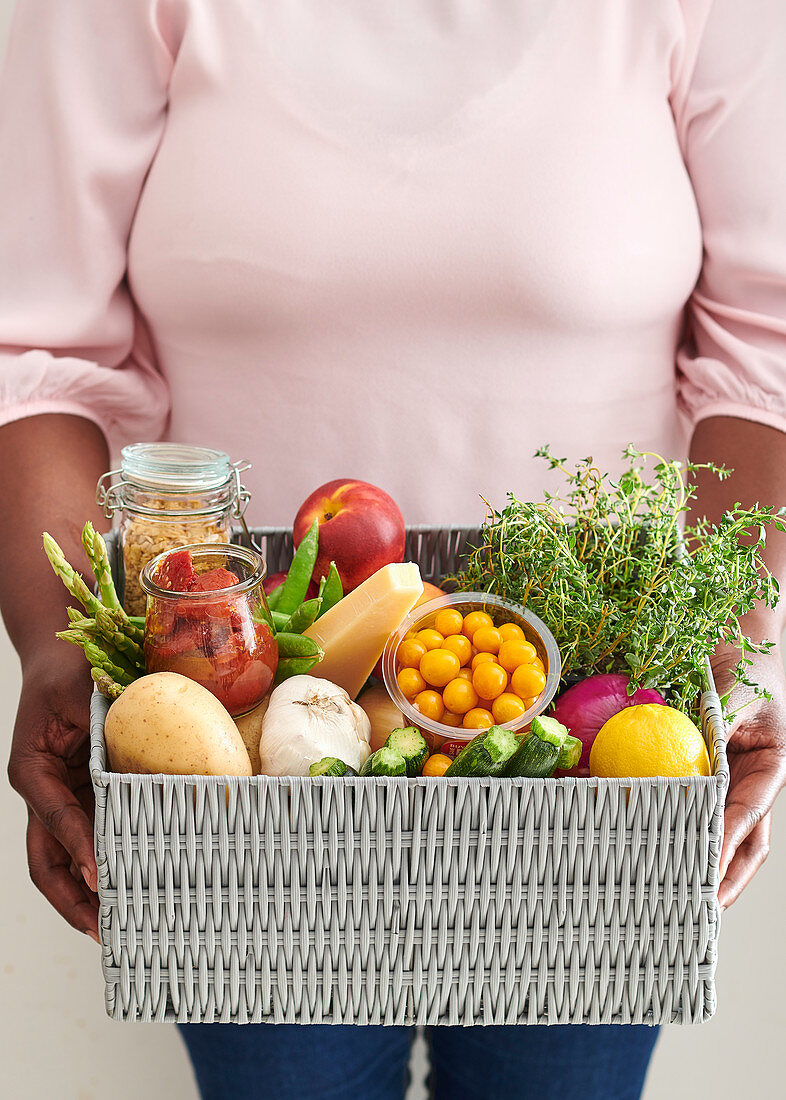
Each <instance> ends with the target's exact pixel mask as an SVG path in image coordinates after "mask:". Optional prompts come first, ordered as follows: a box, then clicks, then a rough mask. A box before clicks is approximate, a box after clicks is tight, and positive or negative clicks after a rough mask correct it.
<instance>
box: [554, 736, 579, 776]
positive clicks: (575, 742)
mask: <svg viewBox="0 0 786 1100" xmlns="http://www.w3.org/2000/svg"><path fill="white" fill-rule="evenodd" d="M580 759H581V741H580V740H579V739H578V737H571V735H570V734H568V736H567V737H566V738H565V740H564V741H563V742H562V748H561V749H560V750H559V759H558V760H557V767H558V768H560V769H561V770H562V771H570V769H571V768H575V767H576V765H577V764H578V762H579V760H580Z"/></svg>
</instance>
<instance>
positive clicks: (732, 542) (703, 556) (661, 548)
mask: <svg viewBox="0 0 786 1100" xmlns="http://www.w3.org/2000/svg"><path fill="white" fill-rule="evenodd" d="M536 454H537V457H540V458H544V459H545V460H546V461H547V462H548V464H549V469H552V470H554V469H557V470H559V471H560V472H561V473H562V474H563V476H564V479H565V488H564V490H563V492H562V493H560V494H557V495H553V494H547V495H546V499H545V501H544V502H542V503H524V502H521V501H518V500H516V498H515V497H514V496H513V495H510V496H509V503H508V505H507V507H506V508H504V509H503V510H502V511H501V512H497V511H494V510H492V509H490V510H489V514H488V516H487V518H486V522H485V524H484V526H483V531H482V545H481V546H480V547H479V548H478V549H477V550H475V551H474V552H473V553H472V554H471V555H470V558H469V561H468V564H467V568H466V569H465V570H464V571H463V572H462V573H461V574H460V575H459V576H458V577H456V581H457V582H458V585H459V587H461V588H463V589H465V590H469V589H471V590H473V591H486V592H494V593H496V594H498V595H504V596H507V597H508V598H510V599H513V600H516V601H517V602H518V603H521V604H526V605H527V606H528V607H529V608H530V610H532V611H534V612H535V614H536V615H539V616H540V618H542V619H543V621H544V622H545V623H546V624H547V625H548V626H549V628H550V629H551V631H552V632H553V634H554V636H555V638H556V641H557V644H558V646H559V648H560V651H561V653H562V661H563V675H564V676H567V675H570V674H571V673H581V674H584V675H589V674H591V673H593V672H612V671H613V672H626V673H627V674H628V675H629V676H630V678H631V691H633V690H635V688H636V687H638V686H642V687H654V688H657V689H658V690H660V691H661V692H664V693H665V694H666V695H667V698H668V699H669V701H670V702H671V703H672V704H673V705H674V706H676V707H678V708H681V709H684V710H688V709H690V708H691V707H692V706H693V705H694V704H695V702H696V698H697V696H698V694H699V692H700V691H701V689H702V685H703V676H704V669H705V663H706V660H707V658H708V657H709V656H710V655H711V654H712V653H713V651H714V650H715V648H716V647H717V646H718V645H719V644H722V643H725V644H731V645H734V646H736V647H737V648H738V649H739V651H740V653H741V658H740V661H739V664H738V666H737V668H736V670H735V672H736V679H737V681H741V682H743V683H746V684H750V681H749V679H748V677H747V669H749V667H750V664H751V661H750V656H749V654H751V653H754V652H767V651H768V650H769V649H771V648H772V644H773V643H771V642H761V643H754V642H752V641H751V640H750V639H749V638H748V637H746V636H745V635H744V633H743V630H742V627H741V625H740V621H739V620H740V617H741V616H742V615H744V614H745V612H747V611H750V610H751V609H752V608H753V607H754V606H755V604H756V603H757V602H758V601H762V602H764V603H765V604H766V605H767V606H768V607H774V606H775V604H776V602H777V599H778V585H777V582H776V580H775V578H774V577H772V575H771V574H770V573H768V571H767V569H766V568H765V566H764V563H763V560H762V550H763V547H764V540H765V529H766V527H767V526H769V525H770V524H773V525H774V526H775V527H777V528H778V530H785V529H786V525H785V524H784V518H783V513H782V512H778V511H776V510H775V509H774V508H768V507H759V506H756V507H754V508H752V509H745V508H742V507H741V506H740V505H739V504H737V505H735V507H734V508H733V509H730V510H729V511H728V512H726V514H725V515H724V516H723V518H722V520H721V521H720V523H718V524H717V525H714V524H709V523H707V522H705V521H704V520H700V521H698V522H696V523H693V524H686V525H685V528H684V533H683V534H682V535H681V533H680V525H681V517H682V515H683V514H684V513H685V512H686V511H687V510H688V507H689V505H690V501H691V500H692V498H693V496H694V488H693V486H692V485H691V484H690V483H689V481H687V480H686V475H687V478H690V475H691V474H692V473H693V472H694V471H695V470H696V469H699V468H700V467H698V466H695V465H691V464H688V465H687V466H684V467H683V465H682V464H681V463H679V462H676V461H666V460H664V459H662V458H661V457H660V456H659V455H650V454H644V453H642V452H640V451H637V450H635V449H634V448H632V447H630V448H628V449H627V450H626V451H625V453H624V458H625V459H626V461H627V463H628V465H627V467H626V469H625V470H624V472H623V473H622V475H621V476H619V477H618V478H617V479H616V480H612V478H611V477H610V475H609V474H606V473H602V472H601V471H600V470H599V469H598V468H597V467H596V466H595V465H594V463H593V461H592V459H591V458H587V459H584V460H583V461H581V462H580V463H578V464H577V466H576V468H575V470H570V469H569V468H568V467H567V465H566V462H565V460H563V459H557V458H554V457H553V456H552V455H551V453H550V451H549V450H548V448H542V449H541V450H539V451H538V452H537V453H536ZM648 462H649V465H650V467H651V472H650V474H649V476H646V475H647V469H648ZM701 468H705V469H709V470H712V471H713V472H714V473H716V474H717V475H718V476H719V477H720V478H724V477H727V476H728V473H729V471H728V470H725V469H723V468H721V467H713V466H706V467H701ZM750 686H751V687H754V688H755V685H753V684H750ZM756 692H757V694H759V695H767V693H766V691H764V690H763V689H760V688H757V689H756Z"/></svg>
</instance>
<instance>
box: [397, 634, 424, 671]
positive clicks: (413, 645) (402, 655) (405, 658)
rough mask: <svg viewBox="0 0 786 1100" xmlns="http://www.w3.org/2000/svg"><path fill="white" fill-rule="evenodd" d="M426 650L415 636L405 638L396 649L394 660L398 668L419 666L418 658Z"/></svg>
mask: <svg viewBox="0 0 786 1100" xmlns="http://www.w3.org/2000/svg"><path fill="white" fill-rule="evenodd" d="M426 652H427V650H426V647H425V646H424V645H423V643H422V642H419V641H418V640H417V638H405V639H404V641H403V642H402V643H401V645H400V646H399V647H398V650H397V651H396V660H397V661H398V663H399V667H400V668H419V667H420V658H421V657H422V656H423V654H424V653H426Z"/></svg>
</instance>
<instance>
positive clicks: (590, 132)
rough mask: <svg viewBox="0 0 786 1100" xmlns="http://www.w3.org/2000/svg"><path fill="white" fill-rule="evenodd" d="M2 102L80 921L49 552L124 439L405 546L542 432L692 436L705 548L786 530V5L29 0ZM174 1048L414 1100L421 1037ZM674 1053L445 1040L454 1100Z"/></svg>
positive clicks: (526, 474)
mask: <svg viewBox="0 0 786 1100" xmlns="http://www.w3.org/2000/svg"><path fill="white" fill-rule="evenodd" d="M0 97H1V98H0V103H1V104H2V117H1V118H0V151H1V155H0V196H2V205H1V206H0V255H2V257H3V266H2V272H1V273H0V288H1V292H0V344H2V345H3V349H4V350H3V351H2V355H1V356H0V393H1V394H2V402H1V404H2V414H3V419H4V421H5V426H4V427H3V428H2V430H0V469H2V471H3V477H2V489H1V492H2V507H3V515H4V518H5V522H4V524H3V526H2V538H3V543H2V553H3V563H4V566H5V568H4V569H3V571H2V574H1V575H0V597H1V598H2V607H3V613H4V616H5V620H6V624H7V626H8V630H9V633H10V635H11V637H12V639H13V641H14V643H15V645H16V647H17V649H18V650H19V653H20V657H21V659H22V665H23V670H24V684H23V690H22V697H21V701H20V706H19V715H18V721H17V725H16V730H15V734H14V745H13V750H12V755H11V764H10V775H11V781H12V782H13V784H14V786H15V787H16V788H17V790H19V792H20V793H21V794H22V796H23V797H24V798H25V800H26V801H27V803H28V806H29V810H30V815H29V829H28V852H29V861H30V870H31V875H32V877H33V880H34V881H35V882H36V884H37V885H38V886H39V888H40V889H41V891H42V892H43V893H44V895H45V896H46V897H47V898H48V899H49V901H50V902H51V903H52V904H53V905H54V906H55V907H56V908H57V910H58V911H59V912H60V913H61V914H62V915H63V916H64V917H65V919H66V920H68V921H69V922H70V923H71V924H72V925H73V926H74V927H75V928H77V929H78V930H79V931H82V932H86V933H87V934H88V935H90V936H93V937H94V938H95V937H96V901H95V895H94V893H93V890H94V888H95V882H96V871H95V865H94V860H93V852H92V842H91V831H90V824H89V820H88V817H87V816H86V814H85V812H84V809H83V805H85V804H86V803H85V797H84V796H85V789H86V788H85V785H84V784H85V760H86V730H87V698H88V688H89V680H88V679H87V677H86V675H85V669H84V668H83V667H82V662H81V658H80V657H79V655H78V654H76V656H73V655H72V654H71V653H70V652H67V651H65V650H66V647H63V646H61V645H59V644H58V643H56V642H55V641H54V632H55V630H56V629H58V628H59V627H60V626H61V625H62V621H63V592H62V590H61V588H60V586H59V582H57V581H56V579H55V578H53V576H52V575H51V573H50V572H49V570H48V566H47V564H46V562H45V560H44V558H43V555H42V554H41V553H40V552H39V546H40V532H41V530H42V529H43V528H45V527H46V528H48V529H49V530H51V531H52V532H53V533H54V534H55V535H56V537H57V538H58V539H59V541H60V542H61V543H62V544H63V546H64V548H65V550H66V553H67V554H68V556H69V557H70V558H71V560H74V561H75V560H77V558H78V556H79V553H80V547H79V540H78V527H79V526H80V525H81V523H82V521H83V520H84V519H87V518H91V519H93V521H94V522H96V523H98V522H100V518H101V517H100V516H99V515H98V514H97V512H96V509H95V506H94V504H93V490H94V485H95V482H96V479H97V477H98V475H99V474H100V473H101V472H102V471H103V470H105V469H106V468H107V467H108V464H109V451H108V446H110V447H112V448H115V447H116V446H117V445H118V443H120V442H122V441H127V440H131V439H146V438H156V437H161V436H165V437H168V438H172V439H178V440H183V441H187V442H197V443H205V444H208V445H211V446H218V447H223V448H224V449H226V450H228V451H231V452H232V453H233V454H235V455H239V454H244V455H246V456H248V457H249V458H251V459H253V461H254V470H253V474H252V477H251V478H250V485H251V488H252V489H253V491H254V497H255V506H256V511H255V513H254V520H255V522H259V523H263V522H264V523H268V524H277V523H282V524H285V523H289V522H291V517H292V510H293V507H294V506H296V503H297V502H298V501H299V500H301V499H302V498H303V497H304V496H305V495H306V493H307V492H308V491H310V490H311V489H312V488H313V487H314V486H315V485H316V484H319V483H320V482H322V481H324V480H326V479H327V478H328V477H335V476H340V475H342V474H345V473H346V474H352V476H353V477H360V478H364V479H366V480H369V481H372V482H375V483H378V484H381V485H383V486H384V487H385V488H386V489H387V490H388V491H390V492H391V493H392V495H393V496H394V497H395V498H396V499H397V500H398V501H399V502H400V504H401V506H402V508H403V510H404V512H405V514H406V516H407V519H408V520H409V522H428V523H433V524H437V523H442V522H453V523H456V522H464V523H475V522H477V521H478V518H479V515H480V511H479V502H478V498H477V494H478V492H481V491H482V492H483V493H484V494H485V495H487V496H489V495H490V497H491V499H493V500H495V501H499V500H501V499H502V498H503V496H504V493H505V492H506V491H507V490H508V489H514V490H515V491H516V493H517V494H518V495H519V496H520V497H527V496H531V495H533V494H536V495H538V496H539V495H540V493H541V491H542V488H543V485H542V476H541V471H540V469H539V468H538V466H537V464H535V463H533V461H532V460H531V457H530V456H531V454H532V452H533V450H534V449H535V446H536V445H537V444H539V443H541V442H543V441H546V440H548V441H549V442H550V443H551V444H552V446H553V448H554V450H555V451H556V452H557V453H560V454H563V455H568V456H571V457H573V458H576V457H580V456H582V455H584V454H590V453H591V454H593V455H594V456H595V458H596V460H597V461H598V462H599V463H600V464H601V465H603V466H606V467H612V468H613V467H614V465H615V463H616V461H617V460H618V458H619V455H620V452H621V451H622V449H623V448H624V447H625V445H626V444H628V443H629V442H631V441H632V442H634V443H636V444H637V445H638V446H640V447H642V448H646V449H652V450H655V451H659V452H660V453H663V454H679V453H681V452H682V451H683V450H684V449H685V447H686V440H687V439H689V449H690V454H691V457H692V458H693V459H694V460H696V461H699V462H701V461H712V462H716V463H724V464H726V465H728V466H730V467H733V468H734V469H735V471H736V472H735V474H734V476H733V477H732V478H731V479H730V480H729V481H727V482H724V483H722V484H719V483H716V482H714V481H712V482H711V481H710V480H707V481H703V482H702V483H701V486H700V499H699V505H698V506H699V507H700V509H701V511H702V512H703V513H705V514H707V515H708V516H709V517H710V518H712V519H717V518H718V517H719V516H720V515H721V514H722V512H723V510H724V509H725V508H726V507H727V506H728V505H729V504H731V503H733V502H735V501H737V500H741V501H743V502H753V501H754V500H761V501H763V502H772V503H775V504H780V503H782V502H783V501H784V498H785V497H786V491H785V490H786V436H785V435H784V431H786V203H785V202H784V197H783V196H784V193H786V149H784V144H783V137H782V135H783V133H784V132H786V9H784V8H783V7H782V5H781V2H780V0H755V2H754V3H750V2H748V3H743V2H742V0H715V2H714V3H713V2H712V0H652V2H650V3H646V4H645V3H639V4H620V3H618V2H616V0H595V2H593V3H590V4H582V5H575V4H566V3H559V2H555V0H549V2H546V0H524V2H522V3H516V4H511V3H509V2H508V0H492V2H490V0H399V2H398V3H397V4H395V5H392V4H382V3H370V2H369V0H336V2H335V3H331V4H325V3H322V2H319V0H70V2H69V3H68V4H64V3H62V2H61V0H20V3H19V6H18V10H17V16H16V21H15V23H14V26H13V29H12V35H11V41H10V47H9V51H8V57H7V59H6V65H5V70H4V77H3V84H2V89H1V90H0ZM681 418H682V419H681ZM686 427H687V436H686V435H685V434H684V431H683V429H684V428H686ZM767 553H768V563H769V565H770V567H771V568H772V569H773V571H775V572H778V571H779V570H781V567H782V565H783V564H784V556H786V549H785V548H784V540H783V538H782V537H772V538H771V539H770V541H769V544H768V551H767ZM784 572H786V571H784ZM749 629H750V631H751V632H753V633H757V634H759V635H761V636H769V637H773V638H775V637H779V636H780V631H781V629H782V616H781V614H780V613H778V615H777V616H776V615H764V614H761V613H757V614H756V615H754V616H752V617H751V619H750V622H749ZM730 660H731V657H730V655H724V654H719V655H718V657H717V661H716V666H715V667H716V676H717V678H718V681H719V685H720V688H721V690H723V687H724V684H725V683H726V682H727V681H728V669H729V661H730ZM753 672H754V674H755V676H756V678H757V679H758V680H759V681H760V682H762V683H764V684H766V685H767V687H768V688H769V689H770V691H771V692H772V695H773V698H772V701H771V702H756V703H754V704H753V705H751V706H750V707H749V708H748V709H747V710H745V711H744V712H743V715H742V717H741V718H740V720H739V721H738V722H737V724H736V727H735V729H734V730H733V736H732V740H731V745H730V754H731V761H732V787H731V791H730V795H729V800H728V809H727V816H726V839H725V844H724V850H723V857H722V871H723V875H724V879H723V884H722V886H721V894H720V899H721V903H722V904H723V905H729V904H731V902H732V901H734V899H735V898H736V897H737V896H738V894H739V892H740V891H741V890H742V888H743V887H744V886H745V884H746V883H747V882H748V881H749V880H750V878H751V876H752V875H753V874H754V872H755V871H756V869H757V867H758V866H759V864H760V863H761V862H762V860H763V859H764V857H765V855H766V851H767V843H768V837H769V827H770V825H769V823H770V817H769V812H770V809H771V806H772V803H773V800H774V798H775V796H776V794H777V792H778V791H779V789H780V788H781V786H782V785H783V783H784V773H785V771H786V740H785V739H784V699H785V697H786V695H785V693H784V683H783V674H782V670H781V664H780V660H779V658H778V657H777V654H774V655H772V656H761V657H757V658H756V664H755V667H754V670H753ZM184 1030H185V1038H186V1042H187V1043H188V1046H189V1050H190V1052H191V1055H192V1058H193V1060H194V1064H195V1067H196V1072H197V1076H198V1079H199V1082H200V1086H201V1088H202V1090H203V1093H204V1095H206V1096H210V1097H217V1096H224V1095H227V1096H228V1095H230V1094H234V1093H235V1092H237V1091H238V1090H239V1089H243V1090H244V1091H245V1093H246V1094H247V1095H249V1096H251V1095H273V1096H277V1097H280V1098H290V1097H300V1096H309V1097H319V1096H330V1097H334V1098H335V1097H343V1096H350V1095H351V1096H363V1097H364V1098H368V1100H373V1098H377V1097H379V1098H388V1097H393V1096H400V1095H401V1093H402V1087H403V1086H402V1080H403V1075H404V1067H405V1065H406V1060H407V1051H408V1043H409V1035H408V1033H407V1031H405V1030H402V1029H396V1028H392V1029H381V1028H333V1029H331V1028H308V1029H306V1028H297V1027H263V1028H248V1029H237V1028H233V1027H229V1026H224V1027H222V1026H214V1027H207V1026H205V1027H199V1028H190V1029H188V1028H187V1029H184ZM655 1036H656V1032H655V1031H654V1030H653V1029H646V1028H632V1027H630V1028H597V1029H591V1030H590V1029H586V1028H579V1027H572V1028H568V1029H555V1028H552V1029H543V1028H538V1027H522V1028H492V1029H480V1028H478V1029H449V1028H446V1029H434V1031H433V1033H432V1035H431V1043H432V1063H433V1084H434V1088H435V1090H436V1095H438V1096H441V1097H447V1096H450V1097H451V1098H452V1100H461V1098H463V1097H484V1096H492V1095H495V1096H496V1095H500V1096H530V1095H533V1096H534V1095H537V1096H542V1097H547V1096H561V1097H572V1096H578V1095H581V1096H582V1097H584V1098H587V1100H589V1098H592V1097H604V1098H605V1100H612V1098H622V1097H635V1096H638V1095H639V1093H640V1090H641V1086H642V1081H643V1077H644V1073H645V1071H646V1066H647V1061H648V1059H649V1055H650V1052H651V1049H652V1046H653V1043H654V1040H655Z"/></svg>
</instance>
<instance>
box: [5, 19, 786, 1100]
mask: <svg viewBox="0 0 786 1100" xmlns="http://www.w3.org/2000/svg"><path fill="white" fill-rule="evenodd" d="M63 2H64V3H67V0H63ZM13 7H14V0H0V55H2V52H3V48H4V45H5V39H6V33H7V30H8V25H9V22H10V17H11V11H12V9H13ZM0 201H2V196H0ZM0 262H2V258H0ZM19 681H20V677H19V668H18V662H17V660H16V656H15V654H14V652H13V650H12V648H11V646H10V644H9V642H8V639H7V637H6V636H5V633H4V631H2V628H0V729H1V730H2V731H3V732H4V733H5V737H6V740H7V742H9V743H10V739H11V730H12V728H13V719H14V713H15V710H16V698H17V694H18V691H19ZM784 805H786V803H781V805H780V806H779V807H778V812H777V813H776V815H775V828H774V838H773V850H772V854H771V855H770V858H769V860H768V862H767V863H766V864H765V866H764V868H763V870H762V871H761V872H760V873H759V875H758V876H757V878H756V880H755V882H754V883H753V885H752V886H751V887H750V888H749V889H748V890H747V891H746V893H745V895H744V896H743V898H742V900H741V901H739V902H738V903H737V905H735V906H734V907H733V908H732V909H731V910H729V912H728V913H727V914H725V916H724V920H723V933H722V936H721V942H720V962H719V966H718V1005H719V1007H718V1012H717V1015H716V1016H715V1018H714V1019H713V1020H712V1021H710V1023H708V1024H704V1025H703V1026H700V1027H685V1028H679V1027H670V1028H666V1029H664V1032H663V1035H662V1038H661V1040H660V1043H659V1046H658V1048H657V1051H656V1054H655V1058H654V1061H653V1065H652V1068H651V1070H650V1076H649V1079H648V1084H647V1088H646V1092H645V1100H675V1098H676V1100H680V1098H682V1097H703V1096H713V1097H714V1098H715V1100H739V1098H740V1097H744V1098H746V1097H774V1096H776V1095H782V1089H783V1068H782V1067H783V1064H784V1043H785V1042H786V1038H785V1037H786V998H784V996H783V993H782V990H783V987H784V985H785V984H786V950H784V942H786V934H785V933H784V922H783V914H784V912H786V809H784ZM0 830H1V835H2V837H3V841H4V842H3V844H2V845H1V846H0V884H2V887H0V888H1V889H2V897H3V904H2V909H1V911H0V1064H1V1065H2V1067H3V1073H2V1081H3V1094H4V1095H6V1096H8V1097H13V1098H14V1100H17V1098H19V1100H49V1098H52V1097H54V1098H57V1100H97V1098H98V1097H105V1096H110V1095H111V1096H112V1098H113V1100H138V1098H139V1097H140V1096H146V1097H149V1098H150V1100H157V1098H158V1097H166V1098H168V1100H193V1098H195V1097H196V1088H195V1086H194V1082H193V1078H192V1076H191V1071H190V1068H189V1065H188V1061H187V1059H186V1056H185V1053H184V1051H183V1048H182V1046H181V1044H180V1041H179V1039H178V1036H177V1033H176V1030H175V1028H174V1027H171V1026H169V1025H160V1024H147V1025H122V1024H116V1023H113V1022H112V1021H110V1020H108V1019H107V1018H106V1017H105V1016H104V1010H103V982H102V978H101V971H100V965H99V958H98V948H97V947H96V945H95V944H94V943H93V942H92V941H91V940H88V939H87V937H85V936H80V935H79V934H78V933H76V932H73V931H72V930H71V929H70V928H68V927H67V926H66V925H65V924H64V923H63V922H62V921H61V920H60V919H59V918H58V917H57V915H56V914H55V912H54V911H53V910H51V909H50V908H49V907H48V906H47V904H46V903H45V902H44V900H43V898H42V897H41V896H40V895H39V894H38V893H37V892H36V890H35V889H34V888H33V886H32V885H31V883H30V881H29V879H28V876H27V868H26V862H25V851H24V834H25V811H24V807H23V805H22V802H21V800H20V799H19V798H18V797H17V796H16V795H15V794H14V793H13V792H12V791H11V789H10V788H9V787H8V786H7V784H5V783H0ZM420 1067H421V1059H419V1058H418V1059H416V1077H420V1076H422V1074H421V1072H420ZM424 1096H425V1092H423V1091H422V1089H421V1088H420V1087H418V1086H417V1085H416V1086H415V1087H413V1088H412V1089H411V1090H410V1097H409V1098H408V1100H421V1097H424ZM271 1100H272V1098H271ZM304 1100H305V1098H304ZM358 1100H362V1098H361V1097H359V1098H358Z"/></svg>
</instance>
